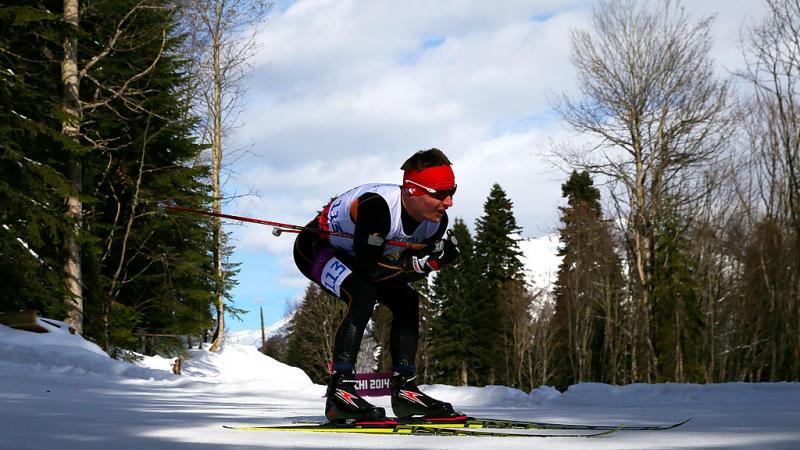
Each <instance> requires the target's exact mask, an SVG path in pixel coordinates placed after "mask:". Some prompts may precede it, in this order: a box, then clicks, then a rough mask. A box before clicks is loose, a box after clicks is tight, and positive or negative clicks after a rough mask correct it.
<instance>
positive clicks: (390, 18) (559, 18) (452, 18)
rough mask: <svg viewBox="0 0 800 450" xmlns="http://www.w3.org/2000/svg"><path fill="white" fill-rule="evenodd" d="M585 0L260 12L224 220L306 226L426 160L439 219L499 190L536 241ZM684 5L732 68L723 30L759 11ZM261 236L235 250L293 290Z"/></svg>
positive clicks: (319, 1) (713, 1) (330, 4)
mask: <svg viewBox="0 0 800 450" xmlns="http://www.w3.org/2000/svg"><path fill="white" fill-rule="evenodd" d="M593 3H594V2H590V1H578V0H572V1H557V0H552V1H530V0H505V1H502V2H485V1H466V2H465V1H462V0H440V1H436V2H430V1H422V0H418V1H417V0H414V1H411V0H410V1H404V2H388V1H366V0H361V1H358V0H300V1H297V2H294V3H293V4H291V6H289V7H288V8H285V9H281V10H278V11H275V13H274V15H273V16H272V17H271V18H270V21H269V23H268V24H267V26H266V27H265V29H264V31H263V33H262V34H261V35H260V38H259V39H260V42H261V44H262V49H261V52H260V54H259V55H258V58H257V61H256V62H257V65H258V71H257V73H256V74H255V76H254V77H253V79H252V84H251V86H250V91H249V95H248V98H247V102H246V106H247V107H246V109H245V111H244V113H243V115H242V116H241V119H242V121H243V123H244V127H242V128H241V129H238V130H237V132H236V134H235V136H234V139H235V140H236V141H237V142H252V143H253V144H254V152H255V153H256V154H257V155H256V156H252V157H246V158H243V159H242V160H241V161H240V162H239V163H237V167H236V171H237V172H238V173H239V175H238V176H237V178H236V179H235V180H234V184H239V185H240V186H245V187H246V188H248V189H251V190H255V191H256V192H257V193H258V194H259V195H260V197H258V198H247V199H244V200H242V201H240V202H239V204H238V206H237V208H238V213H241V214H243V215H253V216H255V217H261V218H266V219H270V220H276V221H281V222H289V223H297V224H305V223H306V222H308V220H310V219H311V218H312V217H313V215H314V214H315V212H316V211H317V210H318V209H319V208H320V207H321V206H322V205H323V204H324V203H325V202H326V201H327V200H328V199H329V198H330V197H331V196H333V195H335V194H337V193H341V192H344V191H345V190H347V189H349V188H351V187H353V186H356V185H358V184H362V183H366V182H399V177H400V171H399V166H400V165H401V164H402V162H403V161H404V160H405V159H406V158H407V157H408V156H410V155H411V154H412V153H413V152H414V151H416V150H419V149H424V148H430V147H439V148H441V149H443V150H444V151H445V153H447V154H448V156H449V157H450V159H451V160H452V161H453V162H454V168H455V171H456V174H457V181H458V183H459V191H458V194H457V195H456V199H455V202H456V205H455V207H454V208H453V209H452V210H451V211H452V215H453V216H457V217H462V218H464V219H465V220H466V221H467V224H468V225H469V226H470V228H472V226H473V223H474V219H475V218H476V217H478V216H480V215H481V214H482V205H483V202H484V201H485V198H486V196H487V194H488V192H489V189H490V187H491V185H492V183H494V182H499V183H500V184H501V186H503V188H504V189H505V190H506V192H507V193H508V195H509V197H510V198H511V200H512V201H513V202H514V206H515V214H516V217H517V219H518V222H519V224H520V225H521V226H522V227H523V228H524V231H523V234H524V235H525V236H526V237H527V236H540V235H544V234H547V233H549V232H551V231H552V230H553V229H554V227H555V226H556V225H557V218H558V210H557V206H558V205H559V202H560V201H561V198H560V184H561V183H562V182H563V180H564V178H565V175H564V174H562V173H559V172H553V171H551V170H550V167H549V166H548V165H547V164H546V163H545V161H544V160H543V159H542V158H541V157H539V156H538V155H539V154H540V153H541V152H543V151H545V150H547V149H548V148H550V146H551V142H553V141H556V142H558V141H560V140H562V139H565V138H566V136H567V132H566V131H565V127H564V126H563V124H562V123H561V122H560V121H559V120H558V119H557V117H556V115H555V114H554V112H553V111H552V108H551V105H550V103H549V101H548V98H549V96H551V94H554V93H561V92H565V91H566V92H574V91H575V89H576V86H575V76H574V69H573V67H572V65H571V63H570V60H569V32H570V30H571V29H574V28H576V27H586V26H587V19H588V17H589V13H590V11H591V6H592V4H593ZM686 7H687V10H688V11H689V12H690V14H692V15H693V17H695V18H698V17H701V16H707V15H709V14H713V13H715V12H716V13H717V19H716V21H715V25H714V33H715V39H716V42H715V47H714V57H715V59H716V60H717V61H718V62H719V64H720V67H721V68H720V73H723V74H724V73H726V72H725V70H724V68H728V69H733V68H735V67H737V66H739V65H741V55H740V52H739V50H738V47H737V44H736V38H737V36H738V30H739V27H740V25H741V24H742V22H743V20H745V19H751V20H752V18H754V17H758V16H759V15H760V14H761V13H762V11H763V9H764V7H763V5H762V2H760V1H756V0H726V1H722V0H709V1H705V2H691V3H689V2H686ZM270 231H271V230H270V229H269V228H268V227H258V226H248V227H243V228H241V229H236V238H237V240H238V241H237V245H238V246H239V247H240V248H241V249H242V250H245V251H249V250H261V251H268V252H270V253H274V254H275V255H279V257H280V258H281V259H282V261H283V260H285V261H287V262H286V264H284V265H283V267H285V269H286V274H285V276H284V278H285V280H283V281H282V283H289V284H291V285H295V284H296V285H298V286H299V285H300V281H299V280H304V279H301V278H298V277H296V273H295V269H294V268H293V267H292V264H291V243H292V240H293V239H291V238H290V237H281V238H275V237H272V236H271V234H270ZM290 280H291V281H290ZM302 285H305V281H302Z"/></svg>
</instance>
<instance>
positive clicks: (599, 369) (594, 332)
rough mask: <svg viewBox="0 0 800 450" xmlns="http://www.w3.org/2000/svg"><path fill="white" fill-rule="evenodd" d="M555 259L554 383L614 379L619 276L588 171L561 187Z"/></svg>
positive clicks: (617, 359)
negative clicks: (562, 202) (562, 199)
mask: <svg viewBox="0 0 800 450" xmlns="http://www.w3.org/2000/svg"><path fill="white" fill-rule="evenodd" d="M561 192H562V195H563V197H565V198H566V199H567V206H566V207H562V208H560V210H561V223H562V226H561V229H560V241H561V244H562V245H561V248H560V249H559V256H561V257H562V261H561V264H560V266H559V270H558V276H557V279H556V285H555V289H554V294H555V300H556V306H555V315H554V317H553V328H554V333H555V343H556V347H555V348H554V349H553V363H552V366H553V369H554V378H553V381H552V382H553V384H554V385H556V386H558V387H560V388H564V387H566V386H569V385H570V384H573V383H580V382H583V381H608V382H613V381H615V380H616V378H615V374H616V373H617V372H618V370H619V367H618V365H619V364H620V354H621V353H622V348H621V344H620V343H619V342H618V340H619V332H618V328H617V327H618V322H619V308H620V301H621V286H622V277H621V272H620V263H619V258H618V257H617V256H616V253H615V252H614V243H613V239H612V236H611V232H610V227H609V225H608V224H607V223H606V222H605V221H604V220H603V217H602V210H601V206H600V191H599V190H598V189H597V188H595V187H594V183H593V181H592V179H591V177H590V176H589V173H588V172H580V173H578V172H573V173H572V175H571V176H570V177H569V179H568V180H567V181H566V182H565V183H564V184H563V185H562V186H561Z"/></svg>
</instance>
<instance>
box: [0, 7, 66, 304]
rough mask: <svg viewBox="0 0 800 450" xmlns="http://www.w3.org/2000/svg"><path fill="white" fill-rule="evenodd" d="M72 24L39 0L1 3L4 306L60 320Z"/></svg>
mask: <svg viewBox="0 0 800 450" xmlns="http://www.w3.org/2000/svg"><path fill="white" fill-rule="evenodd" d="M67 32H68V31H67V29H66V27H65V26H64V24H63V23H62V22H61V20H60V16H59V15H58V14H57V12H52V11H49V10H48V9H46V8H45V6H43V5H41V4H38V3H37V4H30V2H16V4H15V2H4V6H2V7H0V255H2V258H0V305H3V306H2V307H0V309H2V310H10V311H14V310H18V309H36V310H38V311H39V312H40V313H41V314H43V315H49V316H52V317H62V316H63V315H64V314H65V313H66V310H65V307H64V304H63V301H62V298H63V296H64V295H65V293H66V287H65V285H64V279H63V277H62V275H61V269H60V268H61V267H62V266H63V259H62V255H61V242H62V241H61V239H62V237H63V236H64V234H65V233H67V230H68V229H69V223H68V222H67V221H66V220H65V219H64V211H63V209H62V208H63V207H62V205H63V198H65V197H66V195H67V192H68V190H69V183H68V182H67V180H66V179H65V178H64V176H63V175H62V173H61V172H60V171H59V167H60V166H59V161H60V159H59V158H60V154H59V151H58V149H59V148H61V147H62V146H63V145H66V143H64V142H63V137H62V136H61V134H60V133H59V127H60V124H59V119H58V113H57V111H58V108H59V105H60V101H61V85H60V80H59V79H58V76H57V74H58V65H59V61H58V56H57V55H59V53H60V51H61V50H60V48H61V40H62V38H63V36H65V35H66V33H67Z"/></svg>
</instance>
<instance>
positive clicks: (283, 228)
mask: <svg viewBox="0 0 800 450" xmlns="http://www.w3.org/2000/svg"><path fill="white" fill-rule="evenodd" d="M159 206H163V207H165V208H166V209H169V210H172V211H177V212H185V213H191V214H200V215H204V216H210V217H221V218H223V219H231V220H238V221H241V222H250V223H257V224H259V225H269V226H273V227H276V228H275V230H273V232H272V234H274V235H275V236H280V235H281V233H302V232H303V231H308V232H310V233H317V234H320V235H324V236H338V237H343V238H347V239H353V235H352V234H349V233H342V232H337V231H324V230H318V229H316V228H308V227H304V226H301V225H292V224H289V223H281V222H274V221H272V220H263V219H254V218H252V217H244V216H235V215H233V214H223V213H215V212H212V211H205V210H202V209H194V208H184V207H182V206H178V205H173V204H165V203H161V204H159ZM386 244H388V245H393V246H395V247H408V248H413V249H417V250H418V249H421V248H424V247H425V245H423V244H417V243H413V242H400V241H386Z"/></svg>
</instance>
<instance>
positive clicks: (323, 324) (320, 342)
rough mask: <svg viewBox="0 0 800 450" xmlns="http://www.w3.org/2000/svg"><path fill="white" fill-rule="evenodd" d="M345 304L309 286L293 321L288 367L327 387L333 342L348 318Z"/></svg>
mask: <svg viewBox="0 0 800 450" xmlns="http://www.w3.org/2000/svg"><path fill="white" fill-rule="evenodd" d="M345 310H346V308H345V304H344V303H343V302H342V301H341V300H339V299H338V298H336V297H334V296H332V295H330V294H328V293H326V292H325V291H323V290H322V288H320V287H319V286H318V285H316V284H315V283H309V285H308V288H306V292H305V295H304V296H303V301H302V303H301V304H300V306H299V307H298V309H297V311H296V312H295V314H294V317H293V318H292V322H291V325H290V330H291V331H290V332H289V338H288V344H287V350H286V361H287V363H288V364H290V365H292V366H295V367H299V368H301V369H303V370H304V371H305V372H306V374H307V375H308V376H309V377H310V378H311V379H312V380H313V381H314V382H315V383H323V384H324V383H327V381H328V367H329V365H330V362H331V360H332V359H333V339H334V336H335V335H336V330H337V329H338V327H339V324H340V323H341V321H342V318H343V317H344V314H345Z"/></svg>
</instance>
